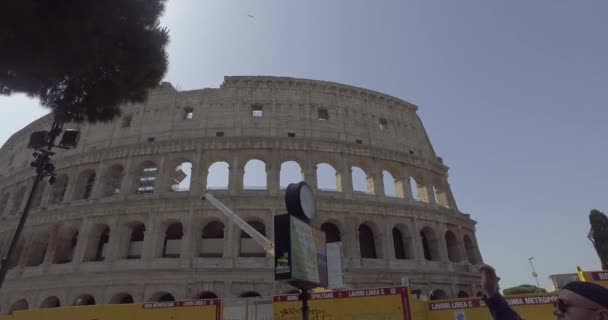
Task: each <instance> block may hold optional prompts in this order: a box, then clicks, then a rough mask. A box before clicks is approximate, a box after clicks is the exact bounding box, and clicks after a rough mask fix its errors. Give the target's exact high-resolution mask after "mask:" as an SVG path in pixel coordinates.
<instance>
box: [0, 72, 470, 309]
mask: <svg viewBox="0 0 608 320" xmlns="http://www.w3.org/2000/svg"><path fill="white" fill-rule="evenodd" d="M416 110H417V107H416V106H415V105H413V104H410V103H408V102H406V101H403V100H400V99H398V98H395V97H391V96H388V95H385V94H382V93H378V92H375V91H371V90H366V89H362V88H356V87H352V86H348V85H343V84H338V83H332V82H324V81H314V80H306V79H293V78H280V77H248V76H245V77H241V76H238V77H226V78H225V80H224V83H223V84H222V85H221V86H220V87H219V88H209V89H200V90H190V91H178V90H176V89H175V88H174V87H173V86H172V85H171V84H170V83H163V84H161V85H160V86H159V87H158V89H156V90H154V91H153V92H151V94H150V97H149V99H148V101H147V102H146V103H144V104H137V105H126V106H124V108H123V116H122V118H121V119H118V120H116V121H115V122H112V123H107V124H97V125H79V126H78V128H79V129H80V130H81V131H82V138H81V141H80V144H79V146H78V148H76V149H74V150H69V151H58V154H57V155H56V156H55V160H56V165H57V182H56V183H55V184H54V185H53V186H49V185H46V184H44V185H43V186H42V187H41V188H40V190H39V193H38V196H37V197H35V199H34V207H35V208H34V209H33V211H32V212H31V215H30V218H29V221H28V224H27V226H26V229H25V231H24V235H23V237H22V238H21V240H20V242H19V245H18V248H17V251H18V252H17V253H18V256H17V258H16V259H14V260H13V261H11V265H12V269H11V270H10V271H9V274H8V276H7V280H6V283H5V284H4V286H3V287H2V290H1V293H0V294H1V297H0V310H1V312H2V313H8V312H11V311H13V310H20V309H36V308H45V307H55V306H59V305H61V306H65V305H74V304H76V305H78V304H106V303H128V302H143V301H167V300H172V299H177V300H180V299H190V298H199V297H215V296H217V297H220V298H228V297H231V298H234V297H248V296H256V295H262V296H267V295H273V294H279V293H285V292H289V291H290V290H293V288H290V287H288V286H287V285H285V284H281V283H276V282H275V281H274V274H273V263H274V262H273V259H272V258H271V257H270V256H268V255H266V254H265V252H264V250H263V249H262V248H261V247H260V246H259V245H257V243H255V242H254V241H253V239H251V238H249V237H248V236H247V235H246V234H243V233H242V232H241V231H240V229H239V228H238V227H237V226H235V225H232V224H230V223H228V221H227V220H226V219H225V217H224V216H223V215H222V214H221V213H220V212H219V211H217V210H215V209H214V207H212V206H211V205H210V204H209V203H208V202H206V201H201V200H200V199H201V195H202V194H203V192H204V190H205V189H207V190H209V192H212V193H213V194H214V195H215V196H216V197H217V198H218V199H220V200H222V201H223V202H225V203H226V204H227V205H228V206H229V207H231V208H232V209H233V210H234V211H236V212H237V213H239V214H240V215H241V216H242V217H244V219H246V220H247V221H248V222H250V224H252V225H253V226H254V227H255V228H256V229H257V230H258V231H260V232H262V233H263V234H265V235H266V236H268V237H269V238H271V239H272V236H273V230H272V221H273V215H276V214H281V213H284V212H285V211H286V210H285V204H284V201H283V193H284V188H285V186H286V185H287V184H288V183H289V182H294V181H296V180H300V179H303V180H305V181H307V182H308V183H309V184H310V185H311V186H313V188H314V189H315V193H316V196H317V202H318V208H319V214H318V216H317V221H316V225H317V227H319V228H322V229H323V230H324V231H325V232H326V234H327V238H328V241H330V242H333V241H342V242H343V246H344V260H345V283H346V285H347V286H348V287H349V288H362V287H378V286H389V285H400V284H401V283H402V281H406V282H409V283H411V284H412V285H413V287H414V289H417V290H420V291H421V292H423V293H424V292H426V290H432V291H433V292H434V296H435V297H436V298H446V297H455V296H465V295H466V296H468V295H475V294H477V292H478V290H477V287H476V285H477V284H478V282H479V278H478V274H477V273H476V272H475V265H476V264H478V263H480V262H481V261H482V260H481V255H480V252H479V250H478V246H477V241H476V238H475V221H473V220H471V218H470V216H469V215H468V214H465V213H462V212H461V211H459V210H458V207H457V206H456V202H455V200H454V197H453V196H452V192H451V190H450V186H449V184H448V181H447V176H448V174H447V172H448V167H447V166H446V165H444V164H443V160H442V159H441V158H440V157H439V156H437V154H436V153H435V151H434V150H433V146H432V145H431V142H430V141H429V138H428V136H427V134H426V132H425V129H424V127H423V125H422V122H421V121H420V119H419V118H418V116H417V114H416ZM50 122H51V119H50V117H48V116H47V117H43V118H41V119H39V120H37V121H34V122H33V123H31V124H30V125H28V126H27V127H25V128H23V129H22V130H21V131H19V132H17V133H16V134H14V135H13V136H12V137H11V138H10V139H9V140H8V141H7V142H6V144H5V145H4V146H3V147H2V149H1V152H0V163H2V166H1V168H0V175H1V179H0V215H1V224H0V245H1V248H2V250H3V252H5V251H6V249H7V245H8V242H9V241H10V238H11V236H12V232H13V230H14V227H15V225H16V223H17V220H18V213H19V212H20V210H22V209H23V207H24V205H25V203H24V202H25V201H24V198H25V196H26V194H27V190H29V189H28V188H29V187H30V185H31V183H32V179H31V177H32V172H33V170H32V169H31V168H30V167H29V163H30V161H31V160H32V155H31V153H32V152H31V150H28V149H26V144H27V140H28V137H29V135H30V133H32V132H33V131H36V130H46V129H48V128H49V127H50ZM176 177H177V180H176ZM181 178H184V179H183V180H182V179H181ZM179 181H181V182H179Z"/></svg>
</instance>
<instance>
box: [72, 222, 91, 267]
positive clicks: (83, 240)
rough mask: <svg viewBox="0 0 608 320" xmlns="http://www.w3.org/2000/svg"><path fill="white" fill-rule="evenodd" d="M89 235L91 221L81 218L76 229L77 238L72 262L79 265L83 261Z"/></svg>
mask: <svg viewBox="0 0 608 320" xmlns="http://www.w3.org/2000/svg"><path fill="white" fill-rule="evenodd" d="M90 235H91V223H90V222H89V221H88V220H83V221H82V223H81V224H80V229H79V230H78V240H77V242H76V247H75V248H74V255H73V256H72V264H74V265H79V264H80V263H81V262H82V261H83V259H84V253H85V251H86V248H87V246H88V242H89V238H90Z"/></svg>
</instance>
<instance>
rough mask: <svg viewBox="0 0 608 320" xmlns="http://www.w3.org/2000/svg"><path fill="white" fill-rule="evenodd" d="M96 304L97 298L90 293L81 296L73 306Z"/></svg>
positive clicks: (75, 300)
mask: <svg viewBox="0 0 608 320" xmlns="http://www.w3.org/2000/svg"><path fill="white" fill-rule="evenodd" d="M95 304H96V302H95V297H93V296H92V295H90V294H88V293H85V294H81V295H79V296H78V297H76V299H74V302H73V303H72V305H73V306H94V305H95Z"/></svg>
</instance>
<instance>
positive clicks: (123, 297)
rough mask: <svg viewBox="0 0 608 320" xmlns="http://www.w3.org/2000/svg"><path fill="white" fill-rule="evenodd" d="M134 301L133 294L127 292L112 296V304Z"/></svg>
mask: <svg viewBox="0 0 608 320" xmlns="http://www.w3.org/2000/svg"><path fill="white" fill-rule="evenodd" d="M134 302H135V300H133V296H132V295H131V294H129V293H127V292H121V293H117V294H115V295H114V296H112V298H110V304H131V303H134Z"/></svg>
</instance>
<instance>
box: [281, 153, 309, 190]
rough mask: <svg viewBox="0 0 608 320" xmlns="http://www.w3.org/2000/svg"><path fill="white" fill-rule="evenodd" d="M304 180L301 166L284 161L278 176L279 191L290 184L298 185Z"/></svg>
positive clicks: (293, 162)
mask: <svg viewBox="0 0 608 320" xmlns="http://www.w3.org/2000/svg"><path fill="white" fill-rule="evenodd" d="M303 180H304V173H303V171H302V166H300V164H299V163H298V162H296V161H293V160H291V161H285V162H283V163H281V172H280V174H279V186H280V188H281V189H287V186H288V185H289V184H290V183H298V182H300V181H303Z"/></svg>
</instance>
